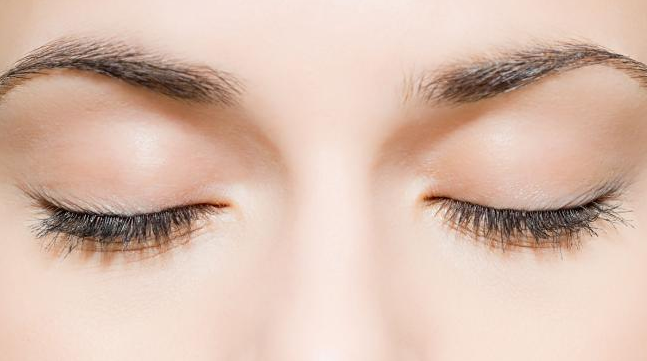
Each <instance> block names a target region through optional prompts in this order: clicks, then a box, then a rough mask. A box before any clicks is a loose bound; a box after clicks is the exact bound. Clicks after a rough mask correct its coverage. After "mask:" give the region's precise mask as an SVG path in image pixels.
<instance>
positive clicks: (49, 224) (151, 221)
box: [33, 200, 226, 255]
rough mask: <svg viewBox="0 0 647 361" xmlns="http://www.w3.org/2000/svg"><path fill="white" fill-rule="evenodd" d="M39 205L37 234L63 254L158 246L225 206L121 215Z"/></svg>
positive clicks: (193, 206) (185, 233) (182, 207)
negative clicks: (89, 245) (79, 249)
mask: <svg viewBox="0 0 647 361" xmlns="http://www.w3.org/2000/svg"><path fill="white" fill-rule="evenodd" d="M39 204H40V207H41V208H42V209H43V210H44V211H45V212H46V216H45V217H43V218H42V219H39V220H38V222H37V223H36V224H35V225H34V226H33V230H34V232H35V234H36V237H37V238H46V237H47V238H50V242H49V243H48V244H47V246H46V248H48V249H50V248H52V247H53V246H54V245H56V244H58V245H59V247H61V250H62V252H64V254H65V255H67V254H69V253H70V252H71V251H72V250H74V249H75V248H77V247H79V246H82V245H84V244H87V243H92V247H93V248H95V250H99V251H108V250H124V251H125V250H129V249H132V248H133V247H136V248H149V247H155V246H160V245H163V244H165V243H168V242H169V241H170V240H171V239H172V238H174V237H182V236H188V235H189V234H191V233H193V232H194V231H196V230H197V229H196V227H195V223H196V221H199V220H202V219H204V218H206V217H207V216H209V215H211V214H214V213H218V212H221V211H222V208H224V207H225V206H226V205H219V204H217V205H214V204H196V205H188V206H181V207H173V208H168V209H164V210H161V211H158V212H153V213H145V214H133V215H122V214H116V213H98V212H94V211H85V210H83V211H77V210H69V209H65V208H63V207H60V206H58V205H55V204H53V203H51V202H49V201H46V200H40V201H39ZM61 243H62V244H61ZM115 246H116V247H115ZM57 248H58V247H57Z"/></svg>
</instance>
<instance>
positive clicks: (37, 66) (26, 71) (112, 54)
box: [0, 37, 243, 106]
mask: <svg viewBox="0 0 647 361" xmlns="http://www.w3.org/2000/svg"><path fill="white" fill-rule="evenodd" d="M56 69H70V70H80V71H88V72H92V73H95V74H100V75H105V76H108V77H111V78H114V79H118V80H121V81H124V82H126V83H128V84H130V85H134V86H137V87H143V88H146V89H148V90H150V91H153V92H156V93H159V94H163V95H165V96H169V97H171V98H175V99H181V100H189V101H195V102H211V103H218V104H221V105H227V106H231V105H235V104H236V103H237V101H238V98H239V96H240V95H241V94H242V92H243V89H242V85H241V82H240V81H239V80H237V79H236V78H235V77H234V76H233V75H231V74H229V73H227V72H224V71H220V70H215V69H212V68H210V67H208V66H205V65H197V64H192V63H187V62H182V61H179V60H175V59H171V58H169V57H166V56H164V55H161V54H158V53H155V52H147V51H145V50H144V49H142V48H139V47H136V46H133V45H130V44H127V43H125V42H123V41H119V40H105V39H95V38H80V37H66V38H61V39H58V40H55V41H52V42H50V43H48V44H46V45H44V46H42V47H40V48H37V49H35V50H34V51H32V52H30V53H29V54H27V55H26V56H25V57H23V58H22V59H21V60H19V61H18V62H16V63H15V64H14V66H13V67H12V68H11V69H10V70H8V71H7V72H5V73H4V74H2V75H0V99H1V98H2V97H3V96H4V95H5V94H6V93H7V92H9V91H10V90H11V89H13V88H14V87H15V86H18V85H20V84H22V83H23V82H25V81H26V80H28V79H30V78H33V77H35V76H38V75H43V74H45V73H46V72H47V71H48V70H56Z"/></svg>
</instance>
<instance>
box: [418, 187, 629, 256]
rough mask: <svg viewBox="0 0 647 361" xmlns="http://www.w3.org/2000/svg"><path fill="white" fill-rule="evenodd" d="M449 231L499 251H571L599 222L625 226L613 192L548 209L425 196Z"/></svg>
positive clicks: (596, 229) (598, 226)
mask: <svg viewBox="0 0 647 361" xmlns="http://www.w3.org/2000/svg"><path fill="white" fill-rule="evenodd" d="M425 202H426V203H427V204H428V205H432V206H435V207H436V215H440V216H441V218H442V220H443V221H444V222H445V224H446V225H448V226H449V227H450V228H451V229H453V230H456V231H458V232H459V233H461V234H463V235H466V236H468V237H470V238H472V239H477V240H484V241H486V242H488V243H489V244H490V245H497V246H499V247H501V248H504V249H505V248H506V247H510V246H513V247H514V246H516V247H527V248H547V247H552V248H561V247H565V248H572V247H578V248H579V246H580V244H581V240H582V238H583V236H590V237H596V236H598V231H599V229H600V226H601V225H602V224H603V223H607V224H617V223H620V224H628V221H627V220H626V219H625V218H623V217H622V214H624V213H626V212H627V211H626V210H622V209H621V208H620V204H618V203H617V201H616V193H615V192H610V193H607V194H605V195H603V196H601V197H598V198H596V199H595V200H593V201H590V202H588V203H585V204H582V205H579V206H574V207H565V208H558V209H549V210H519V209H508V208H493V207H488V206H483V205H479V204H474V203H470V202H466V201H461V200H456V199H452V198H446V197H427V198H425Z"/></svg>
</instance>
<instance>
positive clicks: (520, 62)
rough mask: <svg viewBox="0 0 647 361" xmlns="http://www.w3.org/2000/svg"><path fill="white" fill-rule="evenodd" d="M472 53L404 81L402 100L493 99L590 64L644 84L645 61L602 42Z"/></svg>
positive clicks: (646, 83) (449, 101)
mask: <svg viewBox="0 0 647 361" xmlns="http://www.w3.org/2000/svg"><path fill="white" fill-rule="evenodd" d="M495 54H496V55H494V56H482V57H478V56H477V57H472V58H471V59H468V60H466V61H460V62H456V63H452V64H448V65H445V66H441V67H440V68H438V69H436V70H433V71H431V72H429V73H423V74H421V75H419V76H417V77H411V78H407V79H406V80H405V94H404V101H405V102H406V101H409V100H410V99H413V98H415V99H417V100H420V101H422V102H424V103H435V104H439V103H440V104H443V103H447V104H462V103H473V102H477V101H479V100H483V99H487V98H492V97H495V96H497V95H500V94H502V93H506V92H510V91H513V90H516V89H519V88H522V87H524V86H527V85H529V84H531V83H533V82H536V81H537V80H540V79H542V78H544V77H546V76H549V75H553V74H555V73H558V72H564V71H569V70H574V69H577V68H581V67H586V66H592V65H605V66H610V67H613V68H615V69H618V70H620V71H623V72H625V73H626V74H627V75H629V76H630V77H632V78H634V79H636V80H637V81H638V82H639V83H640V84H641V85H642V86H645V87H647V66H646V65H645V64H643V63H641V62H639V61H637V60H634V59H631V58H629V57H627V56H625V55H621V54H618V53H615V52H613V51H611V50H608V49H606V48H604V47H601V46H599V45H594V44H588V43H582V42H569V41H563V42H557V43H552V44H534V45H532V46H529V47H525V48H522V49H518V50H502V51H498V52H496V53H495Z"/></svg>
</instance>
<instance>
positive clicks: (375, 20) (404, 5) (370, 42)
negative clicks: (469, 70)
mask: <svg viewBox="0 0 647 361" xmlns="http://www.w3.org/2000/svg"><path fill="white" fill-rule="evenodd" d="M4 8H5V9H3V12H2V14H1V15H0V20H1V21H0V66H2V68H3V69H4V68H6V67H8V66H9V65H10V64H11V63H12V62H14V61H15V60H16V59H18V58H19V57H20V56H21V55H23V54H24V53H26V52H28V51H29V50H31V49H33V48H35V47H38V46H40V45H42V44H44V43H46V42H48V41H50V40H52V39H53V38H57V37H60V36H63V35H69V34H86V33H90V34H99V35H102V36H108V37H110V36H115V37H120V38H129V39H132V40H133V41H135V42H141V43H144V44H145V45H146V46H147V47H149V48H150V47H153V48H161V49H162V50H163V51H164V52H165V53H169V54H173V55H177V56H179V57H181V58H187V59H189V60H191V61H195V62H200V63H205V64H209V65H211V66H213V67H215V68H219V69H223V70H226V71H229V72H232V73H235V74H238V75H240V76H241V77H242V78H243V79H244V80H245V81H246V82H247V83H248V85H249V88H250V94H252V95H254V94H264V95H263V96H261V97H260V98H262V100H263V101H267V100H268V99H270V101H271V103H272V106H273V107H275V108H279V109H287V108H289V109H292V110H294V111H295V117H298V116H309V115H311V114H312V112H318V113H321V112H322V111H323V110H325V109H328V108H329V106H331V105H333V104H334V109H335V110H336V112H337V114H340V112H341V113H343V112H344V111H347V115H348V118H353V114H352V113H353V112H355V111H362V112H363V113H362V114H363V117H365V118H370V117H371V115H370V114H367V113H366V112H367V111H370V110H371V109H372V110H374V111H375V112H376V113H377V112H381V113H384V104H390V103H389V99H392V100H393V104H395V103H396V99H397V94H398V92H399V91H401V83H402V79H403V77H404V76H405V75H406V74H408V73H411V72H414V71H417V70H427V69H433V68H434V67H438V66H440V65H441V64H443V63H446V62H452V61H455V60H460V59H462V58H463V57H466V56H470V55H474V54H483V53H487V52H488V51H490V50H491V49H493V47H500V46H505V47H509V46H514V45H521V46H522V45H524V44H525V43H526V42H528V41H532V40H537V39H539V40H544V39H548V40H563V39H582V40H587V41H590V42H593V43H596V44H600V45H602V46H605V47H608V48H610V49H613V50H614V51H617V52H619V53H623V54H630V55H631V56H633V57H634V58H636V59H637V60H641V61H643V62H644V61H645V60H646V58H647V46H645V45H643V44H644V41H643V39H642V37H643V34H645V31H647V22H644V21H643V20H644V14H645V12H646V11H647V2H643V1H630V0H623V1H616V0H614V1H611V0H606V1H603V0H595V1H591V0H578V1H559V0H537V1H533V0H529V1H511V0H493V1H480V0H439V1H347V0H334V1H331V0H310V1H301V0H285V1H280V2H277V1H265V2H262V1H207V0H184V1H164V2H160V1H154V0H139V1H133V0H113V1H92V2H88V1H84V0H59V1H44V0H41V1H38V0H31V1H25V0H20V1H19V0H12V1H10V3H9V4H8V5H6V6H4ZM611 10H612V11H611ZM376 103H379V104H382V105H383V106H382V108H381V109H380V108H379V107H376V106H375V104H376ZM299 109H301V113H300V114H298V115H297V113H299ZM304 112H307V113H308V114H304ZM345 124H347V123H345Z"/></svg>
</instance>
